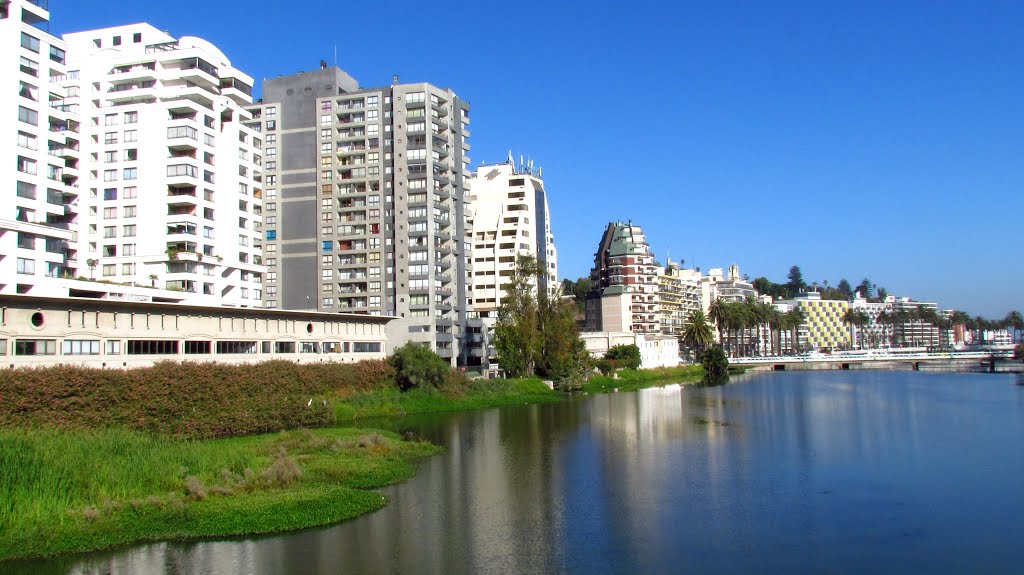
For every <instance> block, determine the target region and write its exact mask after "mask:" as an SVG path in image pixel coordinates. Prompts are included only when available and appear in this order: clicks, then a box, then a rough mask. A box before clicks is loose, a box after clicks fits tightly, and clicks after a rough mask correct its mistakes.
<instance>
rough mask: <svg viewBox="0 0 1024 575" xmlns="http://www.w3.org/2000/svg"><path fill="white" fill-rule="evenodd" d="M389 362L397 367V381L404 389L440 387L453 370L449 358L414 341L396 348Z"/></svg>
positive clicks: (399, 387) (400, 387)
mask: <svg viewBox="0 0 1024 575" xmlns="http://www.w3.org/2000/svg"><path fill="white" fill-rule="evenodd" d="M388 363H389V364H391V367H393V368H395V383H397V384H398V389H401V390H402V391H406V390H409V389H413V388H418V387H434V388H437V387H440V386H441V384H442V383H444V378H445V376H447V375H448V372H449V371H451V365H450V364H449V363H448V361H447V360H445V359H444V358H443V357H441V356H439V355H437V354H436V353H434V352H433V351H431V350H430V349H428V348H426V347H423V346H422V345H419V344H417V343H413V342H409V343H407V344H405V345H403V346H402V347H400V348H398V349H396V350H395V352H394V353H393V354H391V357H389V358H388Z"/></svg>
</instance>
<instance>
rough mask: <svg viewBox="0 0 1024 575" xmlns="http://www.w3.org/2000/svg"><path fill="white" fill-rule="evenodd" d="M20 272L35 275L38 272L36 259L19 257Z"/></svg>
mask: <svg viewBox="0 0 1024 575" xmlns="http://www.w3.org/2000/svg"><path fill="white" fill-rule="evenodd" d="M17 270H18V273H19V274H25V275H33V274H35V273H36V261H35V260H30V259H27V258H18V268H17Z"/></svg>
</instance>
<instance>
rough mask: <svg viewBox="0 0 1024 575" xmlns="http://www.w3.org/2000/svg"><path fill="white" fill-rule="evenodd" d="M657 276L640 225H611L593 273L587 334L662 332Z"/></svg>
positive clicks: (601, 246)
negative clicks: (659, 318)
mask: <svg viewBox="0 0 1024 575" xmlns="http://www.w3.org/2000/svg"><path fill="white" fill-rule="evenodd" d="M657 273H658V271H657V268H656V267H655V265H654V255H653V254H652V253H651V248H650V245H649V244H648V243H647V239H646V237H644V233H643V230H642V229H640V226H638V225H634V224H633V223H631V222H630V223H622V222H612V223H610V224H608V227H607V228H606V229H605V232H604V235H603V236H602V237H601V242H600V244H598V248H597V252H596V253H595V254H594V268H593V270H592V271H591V272H590V277H591V279H592V280H593V282H594V292H593V293H592V294H591V296H590V297H588V298H587V319H586V329H587V331H608V332H634V333H650V334H655V333H659V332H660V327H659V324H658V281H657Z"/></svg>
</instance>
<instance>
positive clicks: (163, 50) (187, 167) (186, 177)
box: [0, 0, 263, 307]
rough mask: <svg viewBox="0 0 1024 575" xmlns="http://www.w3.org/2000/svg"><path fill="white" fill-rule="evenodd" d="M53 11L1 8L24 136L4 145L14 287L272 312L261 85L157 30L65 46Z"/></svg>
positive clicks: (0, 217) (1, 242)
mask: <svg viewBox="0 0 1024 575" xmlns="http://www.w3.org/2000/svg"><path fill="white" fill-rule="evenodd" d="M46 5H47V4H46V3H45V2H33V1H24V0H12V1H10V2H4V3H3V7H2V11H0V16H4V17H2V18H0V42H2V43H3V44H4V45H6V46H8V48H9V49H4V50H0V52H2V54H3V55H2V56H0V65H7V66H8V67H9V68H10V69H11V73H10V74H3V75H2V78H3V80H0V82H8V83H10V86H8V89H7V90H4V91H3V93H4V96H3V100H0V105H2V106H3V107H5V108H9V109H10V113H9V114H4V115H3V120H2V122H3V124H0V125H3V126H6V127H8V128H9V129H10V131H11V132H12V133H13V132H16V134H17V139H15V138H14V135H13V134H12V137H11V138H9V139H8V140H7V141H8V142H9V143H5V144H3V147H0V154H4V156H5V157H8V158H10V159H11V161H10V162H5V163H4V164H3V165H4V166H5V168H2V170H9V172H8V171H0V175H6V176H10V177H8V178H6V179H7V181H9V182H11V186H12V187H14V189H13V190H11V193H8V194H3V195H0V252H2V253H3V254H4V256H5V257H0V277H2V278H3V279H0V293H21V294H34V295H41V296H46V295H49V296H61V295H63V296H69V295H72V291H73V290H74V285H75V283H74V282H69V281H57V280H66V279H72V278H82V279H88V280H96V281H102V282H106V283H107V284H108V285H115V284H116V285H119V286H145V287H149V288H159V289H160V290H165V291H173V292H178V293H181V294H185V298H184V299H187V300H188V301H192V302H195V303H204V304H218V305H231V306H243V307H244V306H258V305H260V302H261V300H262V275H263V267H262V261H261V253H260V244H259V226H260V225H261V224H260V218H261V217H262V214H261V202H262V200H261V199H260V187H261V183H260V177H261V176H260V162H261V157H260V151H259V145H260V141H259V139H258V138H255V137H254V134H253V133H252V132H251V131H250V130H249V129H248V128H245V127H244V126H242V121H243V120H245V119H246V117H247V113H246V112H245V110H244V109H243V108H242V105H243V104H247V103H249V102H251V96H250V93H251V85H252V79H251V78H249V77H248V76H246V75H245V74H244V73H242V72H240V71H238V70H236V69H234V68H233V67H232V66H231V64H230V62H229V61H228V60H227V58H226V57H225V56H224V54H223V53H221V52H220V51H219V50H218V49H217V48H216V47H214V46H212V45H211V44H209V43H208V42H206V41H204V40H201V39H198V38H191V37H183V38H180V39H175V38H173V37H171V36H169V35H168V34H166V33H164V32H161V31H159V30H157V29H156V28H154V27H152V26H150V25H148V24H134V25H130V26H120V27H115V28H107V29H103V30H93V31H87V32H77V33H72V34H66V35H65V36H64V37H63V38H62V39H57V38H55V37H54V36H52V35H50V34H48V33H47V32H46V28H47V23H48V19H49V13H48V12H47V11H46V10H45V6H46ZM15 42H17V44H15ZM15 63H17V65H18V69H17V70H16V71H15V70H14V68H13V66H14V65H15ZM15 159H16V160H17V162H15V161H14V160H15ZM86 291H92V290H88V289H86Z"/></svg>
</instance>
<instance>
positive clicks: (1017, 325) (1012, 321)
mask: <svg viewBox="0 0 1024 575" xmlns="http://www.w3.org/2000/svg"><path fill="white" fill-rule="evenodd" d="M1006 324H1007V326H1008V327H1010V328H1013V331H1014V335H1015V336H1016V337H1015V338H1014V341H1020V334H1021V332H1022V331H1024V316H1022V315H1021V313H1020V312H1019V311H1016V310H1014V311H1011V312H1010V313H1008V314H1006Z"/></svg>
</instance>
